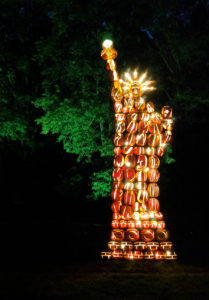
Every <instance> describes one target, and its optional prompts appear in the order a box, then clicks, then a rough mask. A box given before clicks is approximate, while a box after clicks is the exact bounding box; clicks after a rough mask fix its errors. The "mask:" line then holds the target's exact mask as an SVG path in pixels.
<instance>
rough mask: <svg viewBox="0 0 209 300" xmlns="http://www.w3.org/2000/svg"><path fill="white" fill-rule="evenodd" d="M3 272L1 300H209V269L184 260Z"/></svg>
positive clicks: (96, 263)
mask: <svg viewBox="0 0 209 300" xmlns="http://www.w3.org/2000/svg"><path fill="white" fill-rule="evenodd" d="M23 269H24V270H22V271H17V270H16V271H14V270H10V271H1V273H0V280H1V290H0V298H1V299H7V298H8V299H9V298H12V299H16V298H18V299H26V298H27V299H34V298H35V299H43V298H44V299H89V298H90V299H207V298H208V295H209V284H208V283H209V271H207V270H205V269H203V268H202V267H201V268H200V267H194V266H193V267H192V266H188V265H187V266H185V265H181V264H179V263H178V262H175V263H171V262H169V263H168V262H146V261H145V262H142V261H138V262H130V261H99V260H98V261H93V260H92V261H77V260H76V261H72V262H68V263H66V264H63V263H62V264H50V265H45V266H43V265H42V266H40V265H39V266H35V265H34V266H33V267H32V268H29V269H28V268H27V267H25V268H23Z"/></svg>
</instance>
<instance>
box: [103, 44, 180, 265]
mask: <svg viewBox="0 0 209 300" xmlns="http://www.w3.org/2000/svg"><path fill="white" fill-rule="evenodd" d="M101 57H102V58H103V59H104V60H105V61H106V68H107V70H109V72H110V80H111V98H112V100H113V102H114V111H115V136H114V140H113V141H114V146H115V148H114V154H115V157H114V161H113V164H114V170H113V173H112V178H113V185H112V186H113V189H112V192H111V198H112V205H111V210H112V212H113V220H112V224H111V225H112V230H111V235H110V241H109V242H108V249H109V250H107V251H103V252H102V253H101V257H102V258H103V259H105V258H106V259H111V258H112V259H122V258H125V259H128V260H133V259H146V260H154V259H155V260H163V259H166V260H175V259H176V258H177V255H176V253H175V252H174V251H173V245H172V242H171V241H169V237H170V235H169V231H168V230H167V228H166V224H165V222H164V220H163V214H162V213H161V212H160V204H159V200H158V196H159V186H158V181H159V178H160V172H159V169H158V168H159V166H160V157H162V156H163V155H164V153H165V147H166V146H167V145H168V143H169V142H170V141H171V140H172V129H173V119H172V118H173V115H172V114H173V113H172V109H171V108H170V107H169V106H164V107H163V108H162V110H161V113H158V112H156V111H155V107H154V104H153V103H152V102H149V101H148V102H146V101H145V98H144V97H143V94H144V92H146V91H152V90H155V87H153V86H152V84H153V83H154V81H151V80H147V75H148V74H147V72H145V73H143V74H141V75H140V76H139V75H138V72H136V71H135V72H134V73H133V75H132V76H131V75H130V74H129V73H125V79H124V80H123V79H119V75H118V72H117V71H116V63H115V60H114V59H115V58H116V57H117V51H116V50H115V49H114V48H113V43H112V41H110V40H106V41H105V42H104V43H103V50H102V52H101Z"/></svg>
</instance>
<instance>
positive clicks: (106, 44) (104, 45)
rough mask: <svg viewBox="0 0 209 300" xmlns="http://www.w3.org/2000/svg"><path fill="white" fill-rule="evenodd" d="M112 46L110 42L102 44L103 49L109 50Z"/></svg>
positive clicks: (106, 41)
mask: <svg viewBox="0 0 209 300" xmlns="http://www.w3.org/2000/svg"><path fill="white" fill-rule="evenodd" d="M112 45H113V42H112V41H111V40H105V41H104V42H103V44H102V47H103V48H111V47H112Z"/></svg>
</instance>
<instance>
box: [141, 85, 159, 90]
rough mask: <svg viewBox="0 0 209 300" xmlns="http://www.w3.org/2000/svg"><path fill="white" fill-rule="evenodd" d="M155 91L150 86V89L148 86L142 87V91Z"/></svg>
mask: <svg viewBox="0 0 209 300" xmlns="http://www.w3.org/2000/svg"><path fill="white" fill-rule="evenodd" d="M154 90H156V88H155V87H153V86H151V87H148V86H144V87H142V91H154Z"/></svg>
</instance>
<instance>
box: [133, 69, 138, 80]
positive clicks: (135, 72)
mask: <svg viewBox="0 0 209 300" xmlns="http://www.w3.org/2000/svg"><path fill="white" fill-rule="evenodd" d="M137 76H138V72H137V70H135V71H134V79H136V78H137Z"/></svg>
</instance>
